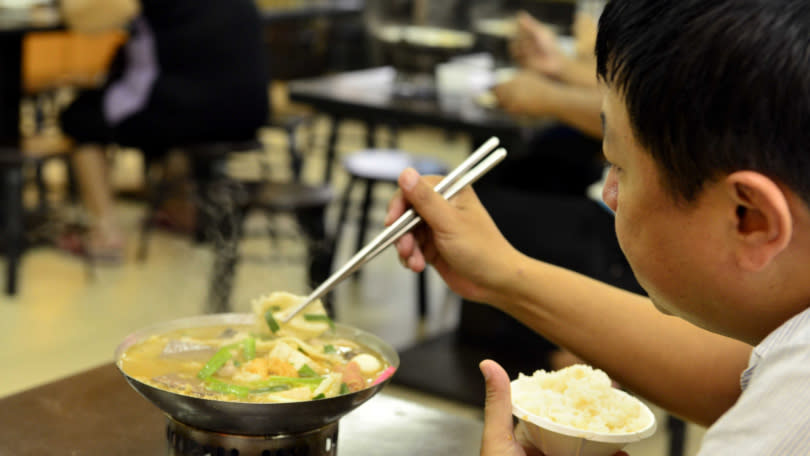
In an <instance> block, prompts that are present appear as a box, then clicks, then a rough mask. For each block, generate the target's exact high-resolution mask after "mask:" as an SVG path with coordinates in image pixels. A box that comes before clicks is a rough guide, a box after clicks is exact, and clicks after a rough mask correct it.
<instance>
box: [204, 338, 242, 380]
mask: <svg viewBox="0 0 810 456" xmlns="http://www.w3.org/2000/svg"><path fill="white" fill-rule="evenodd" d="M234 348H236V345H235V344H234V345H226V346H224V347H222V348H220V349H219V350H217V352H216V353H214V356H212V357H211V359H209V360H208V362H207V363H205V366H203V368H202V369H200V371H199V372H197V378H199V379H201V380H205V379H207V378H208V377H210V376H212V375H214V374H215V373H216V372H217V371H218V370H220V369H221V368H222V366H224V365H225V363H227V362H228V361H229V360H230V359H231V358H232V357H233V353H231V350H233V349H234Z"/></svg>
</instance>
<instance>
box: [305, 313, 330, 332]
mask: <svg viewBox="0 0 810 456" xmlns="http://www.w3.org/2000/svg"><path fill="white" fill-rule="evenodd" d="M304 320H306V321H323V322H326V323H329V327H330V328H332V329H335V323H334V322H332V319H331V318H329V316H328V315H323V314H304Z"/></svg>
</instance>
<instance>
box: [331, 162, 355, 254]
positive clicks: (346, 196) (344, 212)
mask: <svg viewBox="0 0 810 456" xmlns="http://www.w3.org/2000/svg"><path fill="white" fill-rule="evenodd" d="M356 181H357V180H356V179H355V178H354V177H351V178H350V179H349V183H348V184H346V189H345V190H343V196H342V197H341V201H340V212H339V213H338V222H337V227H335V243H337V242H340V239H341V237H342V236H343V229H344V228H345V226H346V218H347V217H348V212H349V202H350V201H351V196H352V189H353V188H354V184H355V182H356Z"/></svg>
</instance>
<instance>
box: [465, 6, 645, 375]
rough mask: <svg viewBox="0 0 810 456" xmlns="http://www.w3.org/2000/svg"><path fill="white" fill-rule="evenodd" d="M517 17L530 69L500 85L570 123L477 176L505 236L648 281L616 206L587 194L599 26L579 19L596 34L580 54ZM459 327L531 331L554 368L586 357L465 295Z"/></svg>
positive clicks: (535, 254)
mask: <svg viewBox="0 0 810 456" xmlns="http://www.w3.org/2000/svg"><path fill="white" fill-rule="evenodd" d="M517 22H518V32H517V35H516V36H515V38H514V40H513V41H512V43H511V46H510V49H511V52H512V55H513V58H514V60H515V62H516V63H517V64H518V65H519V66H520V68H521V71H520V72H519V73H518V74H517V75H516V76H515V77H514V78H513V79H511V80H509V81H507V82H504V83H501V84H499V85H498V86H496V87H495V89H494V92H495V95H496V98H497V101H498V104H499V106H500V108H501V109H503V110H505V111H507V112H509V113H511V114H514V115H519V116H533V117H552V118H554V119H556V120H558V121H559V122H560V124H561V125H560V126H557V127H552V128H548V129H544V130H542V131H539V132H538V133H537V134H535V135H534V136H533V137H532V138H531V140H530V141H529V143H528V145H527V147H526V152H525V153H523V154H512V155H511V156H510V157H509V158H507V160H506V161H504V163H502V164H501V165H499V166H498V167H497V168H495V169H494V170H493V171H492V172H490V173H489V174H488V175H487V176H485V177H484V178H482V179H481V181H480V182H479V183H478V184H477V186H476V188H477V189H478V192H479V195H480V198H481V202H482V204H483V205H484V207H486V208H487V210H488V212H489V214H490V216H491V217H492V218H493V220H494V221H495V222H496V223H497V225H498V226H499V228H500V230H501V232H502V233H503V235H504V237H505V238H506V239H508V240H509V242H510V243H512V245H514V246H515V247H516V248H517V249H519V250H520V251H521V252H523V253H524V254H526V255H528V256H530V257H532V258H536V259H540V260H543V261H546V262H549V263H552V264H555V265H558V266H563V267H566V268H569V269H573V270H575V271H577V272H580V273H582V274H585V275H588V276H590V277H592V278H596V279H599V280H604V281H607V282H609V283H611V284H613V285H616V286H619V287H622V288H625V289H629V290H632V291H636V292H639V291H642V290H641V289H640V287H639V286H638V284H637V282H636V281H635V279H634V278H633V276H632V274H631V272H630V268H629V266H628V265H627V263H626V261H625V260H624V258H623V255H622V253H621V250H620V249H619V246H618V242H617V240H616V238H615V235H614V233H613V231H612V230H610V226H611V225H612V223H613V220H612V216H611V215H610V214H609V213H608V212H607V211H605V210H604V209H603V208H602V207H601V206H600V205H599V204H598V203H596V202H594V201H591V200H590V199H588V198H587V196H586V189H587V188H588V187H589V186H590V185H591V184H593V183H594V182H596V181H598V180H599V179H600V178H601V176H602V174H603V169H604V160H603V157H602V154H601V142H600V140H601V128H602V127H601V120H600V117H599V113H600V109H601V100H602V95H601V93H600V91H599V89H598V87H597V79H596V62H595V60H594V57H593V55H592V54H593V46H594V41H593V40H594V39H595V38H594V34H593V33H588V32H587V30H586V28H585V27H584V26H579V27H575V30H576V29H578V30H580V34H581V37H580V39H579V41H586V42H590V49H591V51H590V53H575V54H573V55H571V54H569V53H566V52H565V51H564V50H563V48H562V46H561V45H560V44H559V42H558V39H557V36H556V35H555V33H554V32H553V31H552V30H551V28H550V27H548V26H546V25H545V24H543V23H541V22H539V21H537V20H536V19H535V18H533V17H532V16H530V15H529V14H527V13H525V12H523V13H520V14H519V15H518V17H517ZM578 23H581V24H587V23H586V22H585V21H578ZM586 46H587V43H586V44H581V45H578V46H576V47H577V48H584V47H586ZM535 206H538V207H543V208H545V209H546V210H547V211H548V212H551V213H554V214H556V215H557V216H556V217H555V222H554V223H548V219H547V212H542V213H536V214H535V213H531V212H527V211H526V208H527V207H535ZM540 239H555V242H553V243H544V242H539V241H538V240H540ZM477 322H482V323H483V322H486V323H483V324H477ZM496 322H497V323H498V324H496ZM460 332H461V335H462V336H464V337H465V339H468V340H471V341H473V340H476V339H482V338H483V336H485V335H489V336H494V338H498V339H509V340H514V341H517V344H518V345H519V344H523V345H525V344H526V343H527V342H528V341H529V340H531V341H532V344H533V346H534V347H536V348H537V350H538V351H544V352H546V353H547V360H546V362H547V364H546V365H545V366H542V367H545V368H551V369H559V368H562V367H566V366H567V365H570V364H573V363H575V362H576V360H577V359H576V358H575V357H574V356H573V355H571V354H570V353H568V352H565V351H561V350H558V349H557V347H556V346H555V345H554V344H552V343H550V342H548V341H545V340H544V339H543V338H541V337H539V336H538V335H537V334H535V333H534V332H532V331H531V330H529V329H528V328H526V327H525V326H524V325H523V324H521V323H520V322H517V321H516V320H514V319H512V318H510V317H508V316H506V315H503V314H502V313H500V312H499V311H498V310H496V309H491V308H488V307H485V306H482V305H481V304H477V303H474V302H470V301H464V306H463V308H462V327H461V329H460ZM493 333H494V334H493ZM490 338H492V337H490ZM487 339H489V338H487Z"/></svg>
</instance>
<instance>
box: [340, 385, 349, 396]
mask: <svg viewBox="0 0 810 456" xmlns="http://www.w3.org/2000/svg"><path fill="white" fill-rule="evenodd" d="M351 392H352V390H350V389H349V385H347V384H345V383H341V384H340V393H339V394H349V393H351Z"/></svg>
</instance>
